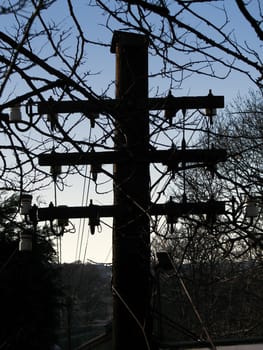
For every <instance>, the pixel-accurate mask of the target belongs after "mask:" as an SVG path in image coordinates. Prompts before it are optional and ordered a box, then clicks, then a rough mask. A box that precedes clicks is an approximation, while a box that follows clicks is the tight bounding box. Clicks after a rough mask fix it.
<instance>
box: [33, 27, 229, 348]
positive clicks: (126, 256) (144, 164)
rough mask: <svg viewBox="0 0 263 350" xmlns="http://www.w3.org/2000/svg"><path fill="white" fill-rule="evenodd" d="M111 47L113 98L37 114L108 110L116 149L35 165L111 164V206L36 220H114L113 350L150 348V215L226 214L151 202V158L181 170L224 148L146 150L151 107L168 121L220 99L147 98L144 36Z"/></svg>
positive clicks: (219, 156)
mask: <svg viewBox="0 0 263 350" xmlns="http://www.w3.org/2000/svg"><path fill="white" fill-rule="evenodd" d="M111 52H112V53H115V54H116V98H115V99H113V100H100V101H97V102H96V101H60V102H56V101H48V102H39V103H38V113H40V114H44V113H76V112H82V113H86V114H87V115H88V114H89V113H94V112H96V113H98V112H104V113H105V112H106V113H109V114H111V115H112V116H113V118H114V120H115V150H114V151H113V152H90V153H84V152H83V153H72V154H58V153H55V152H52V153H51V154H49V155H48V154H42V155H40V156H39V164H40V165H70V164H72V165H73V164H74V165H79V164H91V165H92V164H110V163H113V164H114V204H113V205H109V206H97V205H93V204H91V205H90V206H88V207H68V208H67V207H63V208H60V207H54V206H53V205H51V206H49V207H48V208H39V209H38V211H37V218H38V220H39V221H42V220H53V219H55V218H58V219H66V218H80V217H88V218H90V219H91V218H97V217H113V218H114V221H113V266H112V273H113V279H112V286H113V349H114V350H135V349H136V350H137V349H138V350H150V349H151V350H152V349H155V347H154V344H153V342H152V319H151V314H150V313H151V310H150V309H151V307H150V306H151V305H150V300H151V285H150V216H151V215H155V216H157V215H167V217H169V222H172V220H173V217H175V216H176V217H180V216H182V215H189V214H197V215H198V214H209V215H217V214H222V213H224V203H223V202H217V201H215V200H213V199H212V200H211V201H208V202H206V203H189V202H185V201H184V202H183V203H174V202H173V201H168V203H164V204H158V203H156V204H155V203H151V201H150V192H149V184H150V173H149V166H150V163H153V162H155V163H158V162H160V163H163V164H164V165H167V166H168V169H170V170H172V171H173V170H175V169H177V170H178V169H179V165H180V166H181V170H184V166H185V164H186V163H188V162H189V163H201V164H208V165H211V164H215V163H217V162H220V161H224V160H225V159H226V151H225V150H216V149H212V150H198V149H195V150H187V149H181V150H180V149H179V150H174V149H173V148H171V150H159V151H158V150H150V149H149V110H160V109H163V110H166V111H170V112H171V113H167V115H166V117H167V119H168V120H167V121H168V122H171V121H172V116H173V114H175V112H176V111H179V110H180V109H183V110H185V109H198V108H208V109H211V110H212V109H213V108H220V107H223V106H224V98H223V96H213V95H211V94H209V95H208V96H197V97H173V96H171V95H169V96H168V97H167V98H148V41H147V37H145V36H144V35H139V34H134V33H125V32H120V31H117V32H115V33H114V36H113V40H112V47H111Z"/></svg>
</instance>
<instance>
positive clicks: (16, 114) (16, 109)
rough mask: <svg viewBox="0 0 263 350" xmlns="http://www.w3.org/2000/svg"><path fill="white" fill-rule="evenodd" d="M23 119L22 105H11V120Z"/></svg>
mask: <svg viewBox="0 0 263 350" xmlns="http://www.w3.org/2000/svg"><path fill="white" fill-rule="evenodd" d="M21 120H22V114H21V110H20V106H19V105H16V106H13V107H11V111H10V121H11V122H19V121H21Z"/></svg>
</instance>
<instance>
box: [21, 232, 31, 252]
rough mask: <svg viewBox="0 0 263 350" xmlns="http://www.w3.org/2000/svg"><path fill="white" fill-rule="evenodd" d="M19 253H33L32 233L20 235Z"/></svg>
mask: <svg viewBox="0 0 263 350" xmlns="http://www.w3.org/2000/svg"><path fill="white" fill-rule="evenodd" d="M19 251H20V252H25V251H28V252H31V251H32V232H29V231H25V232H21V233H20V241H19Z"/></svg>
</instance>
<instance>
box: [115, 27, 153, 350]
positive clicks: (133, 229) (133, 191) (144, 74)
mask: <svg viewBox="0 0 263 350" xmlns="http://www.w3.org/2000/svg"><path fill="white" fill-rule="evenodd" d="M112 52H114V53H116V98H117V99H119V100H120V101H121V102H122V103H123V105H124V106H125V108H124V109H123V110H122V111H121V113H120V114H119V115H118V116H117V118H116V134H115V148H116V150H117V151H122V150H123V149H126V150H128V152H129V153H130V159H131V161H129V162H123V163H116V164H115V165H114V203H115V205H117V206H120V207H123V208H124V212H123V213H116V215H115V217H114V225H113V282H112V283H113V303H114V305H113V348H114V349H115V350H123V349H126V350H128V349H132V350H134V349H140V350H144V349H145V350H146V349H149V344H150V332H151V324H150V300H151V298H150V294H151V293H150V227H149V215H148V214H147V211H148V208H149V204H150V197H149V196H150V194H149V185H150V174H149V163H148V162H141V161H140V158H141V157H140V155H141V154H146V152H147V151H148V150H149V116H148V114H149V113H148V110H147V109H146V108H145V109H141V110H139V111H138V109H137V108H136V104H137V103H138V100H140V99H141V100H145V101H147V98H148V42H147V39H146V37H145V36H143V35H138V34H127V33H123V32H116V33H115V35H114V37H113V41H112Z"/></svg>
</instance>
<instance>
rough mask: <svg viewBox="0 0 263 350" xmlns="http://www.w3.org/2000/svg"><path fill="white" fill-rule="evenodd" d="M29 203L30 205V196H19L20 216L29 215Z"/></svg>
mask: <svg viewBox="0 0 263 350" xmlns="http://www.w3.org/2000/svg"><path fill="white" fill-rule="evenodd" d="M31 203H32V195H31V194H22V195H21V208H20V214H21V215H28V214H29V213H30V210H31Z"/></svg>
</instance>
